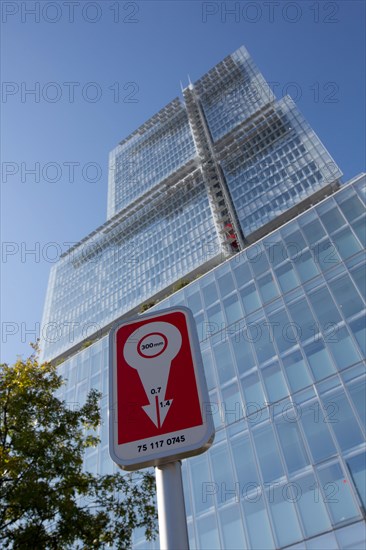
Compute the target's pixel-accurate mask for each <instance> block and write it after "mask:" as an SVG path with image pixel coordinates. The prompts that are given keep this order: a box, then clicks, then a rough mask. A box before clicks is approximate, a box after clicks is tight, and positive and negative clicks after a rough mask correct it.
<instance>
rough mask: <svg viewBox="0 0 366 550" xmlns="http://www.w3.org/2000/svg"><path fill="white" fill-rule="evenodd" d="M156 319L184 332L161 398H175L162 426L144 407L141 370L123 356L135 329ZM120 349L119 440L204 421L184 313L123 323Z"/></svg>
mask: <svg viewBox="0 0 366 550" xmlns="http://www.w3.org/2000/svg"><path fill="white" fill-rule="evenodd" d="M156 321H160V322H167V323H171V324H172V325H174V326H175V327H177V328H178V330H179V331H180V333H181V336H182V346H181V348H180V351H179V352H178V354H177V356H176V357H175V358H174V359H173V361H172V363H171V367H170V374H169V380H168V385H167V389H166V393H165V395H162V396H161V400H168V399H169V400H171V401H172V404H171V406H170V410H169V412H168V414H167V416H166V418H165V420H164V423H163V426H162V427H161V428H158V427H157V426H156V425H155V424H154V423H153V422H152V421H151V419H150V418H149V417H148V415H147V414H146V413H145V411H144V409H143V408H142V407H143V406H145V405H149V399H148V396H147V395H146V393H145V390H144V387H143V385H142V383H141V380H140V377H139V374H138V371H137V370H136V369H134V368H132V367H130V366H129V365H128V364H127V363H126V361H125V359H124V356H123V348H124V345H125V343H126V342H127V340H128V338H129V337H130V336H131V335H132V333H133V332H134V331H135V330H136V329H138V328H139V327H142V326H144V325H145V324H149V323H153V322H156ZM116 353H117V356H116V361H117V409H118V414H117V422H118V444H124V443H130V442H132V441H138V440H143V439H146V438H149V437H155V436H159V435H162V434H166V433H171V432H177V431H182V430H185V429H188V428H192V427H194V426H200V425H202V424H203V420H202V413H201V407H200V401H199V395H198V390H197V383H196V375H195V369H194V364H193V358H192V353H191V347H190V341H189V335H188V327H187V321H186V317H185V315H184V313H182V312H179V311H175V312H172V313H167V314H165V315H161V316H158V315H157V316H156V317H152V318H148V319H146V320H144V319H143V318H142V319H141V321H137V322H135V323H131V324H128V325H124V326H122V327H121V328H120V329H118V330H117V332H116ZM154 357H158V356H154Z"/></svg>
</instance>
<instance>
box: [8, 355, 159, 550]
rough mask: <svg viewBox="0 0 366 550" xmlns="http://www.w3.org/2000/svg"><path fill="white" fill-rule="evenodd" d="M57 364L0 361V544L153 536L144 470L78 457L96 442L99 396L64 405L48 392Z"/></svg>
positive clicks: (150, 486)
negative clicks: (110, 468) (103, 466)
mask: <svg viewBox="0 0 366 550" xmlns="http://www.w3.org/2000/svg"><path fill="white" fill-rule="evenodd" d="M62 384H63V381H62V378H61V377H60V376H59V375H58V374H57V370H56V367H54V366H52V365H51V364H50V363H43V364H39V363H38V361H37V359H36V357H34V356H32V357H30V358H29V359H27V360H26V361H22V360H18V361H17V362H16V363H15V364H14V365H12V366H8V365H6V364H4V365H1V367H0V405H1V410H0V546H1V547H2V548H4V547H6V548H14V549H37V550H41V549H46V548H47V549H48V548H50V549H57V550H59V549H63V548H70V547H71V545H73V547H74V548H75V547H76V548H83V549H88V550H89V549H94V548H104V547H105V545H108V544H109V543H112V542H113V543H114V544H116V546H117V548H120V549H127V548H130V547H131V536H132V532H133V530H134V529H136V528H141V527H142V528H145V536H146V538H147V539H148V540H149V539H152V538H154V537H155V536H156V511H155V506H154V495H155V481H154V478H153V476H152V475H151V474H150V473H144V474H142V473H141V474H140V473H137V474H135V475H134V476H133V477H132V474H128V475H122V474H119V473H118V474H114V475H105V476H96V475H93V474H91V473H88V472H85V471H83V455H84V452H85V450H86V449H87V448H89V447H92V446H95V445H97V443H98V441H99V440H98V437H97V436H96V430H97V427H98V425H99V423H100V413H99V407H98V401H99V399H100V394H99V393H98V392H96V391H94V390H92V391H91V392H90V393H89V395H88V397H87V399H86V402H85V404H84V405H83V406H81V407H79V408H78V409H77V410H70V409H69V408H68V407H67V404H66V403H65V402H63V401H60V400H59V399H58V398H57V397H55V395H54V392H55V391H56V390H58V389H59V388H60V387H61V386H62Z"/></svg>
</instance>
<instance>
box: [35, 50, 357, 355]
mask: <svg viewBox="0 0 366 550" xmlns="http://www.w3.org/2000/svg"><path fill="white" fill-rule="evenodd" d="M109 168H110V169H109V185H108V220H107V222H106V223H105V224H104V225H103V226H101V227H99V228H98V229H96V230H95V231H94V232H93V233H91V234H90V235H89V236H87V237H86V238H85V239H83V240H82V241H81V242H80V243H79V244H78V245H76V246H74V247H73V248H71V249H70V250H69V251H68V253H66V254H64V255H63V257H62V258H61V260H60V261H59V262H58V263H57V264H56V265H55V266H54V267H53V269H52V272H51V275H50V282H49V286H48V292H47V297H46V305H45V309H44V316H43V322H42V349H43V358H44V359H53V358H55V357H57V356H59V355H61V354H64V353H67V352H68V350H69V349H70V348H73V347H75V346H77V345H78V344H80V342H82V341H83V340H88V339H89V338H90V337H91V338H92V339H94V338H95V337H96V336H98V335H99V337H100V336H101V334H102V333H103V331H105V330H106V327H107V326H108V325H109V324H110V323H112V322H113V321H115V320H116V319H117V318H119V317H121V316H123V315H127V314H129V313H131V311H133V310H134V309H136V308H138V307H139V306H140V305H141V304H142V303H144V302H146V301H149V300H150V301H151V300H155V298H156V297H157V296H158V295H159V294H161V292H163V291H164V289H166V288H168V287H170V286H172V285H173V284H174V283H177V281H179V280H180V279H181V278H185V277H187V276H188V279H189V280H191V279H193V278H194V277H195V276H196V274H197V272H199V273H202V272H205V271H207V270H208V269H210V268H212V266H213V265H214V264H217V263H219V262H220V261H222V260H223V259H225V258H227V257H228V256H230V255H233V254H236V253H237V252H238V251H239V250H242V249H244V248H245V247H246V246H247V244H248V243H250V242H252V241H253V240H256V239H257V238H259V236H261V235H258V231H262V232H263V231H264V232H268V230H270V229H273V227H269V225H270V224H271V223H273V222H274V223H276V224H277V225H279V224H280V223H283V222H284V221H285V219H283V218H281V216H282V215H283V214H285V213H286V212H288V211H289V210H290V211H292V214H291V216H292V217H293V216H294V215H296V213H297V211H301V210H303V209H304V201H306V200H307V199H309V197H314V193H318V194H319V193H321V192H323V194H324V195H325V194H326V193H328V194H329V193H330V192H332V191H333V190H334V188H335V187H336V186H338V185H339V182H338V180H339V178H340V176H341V172H340V170H339V169H338V167H337V166H336V164H335V163H334V161H333V160H332V159H331V157H330V155H329V153H328V152H327V151H326V149H325V148H324V146H323V145H322V144H321V142H320V141H319V139H318V138H317V137H316V135H315V134H314V132H313V131H312V130H311V128H310V127H309V125H308V124H307V123H306V122H305V120H304V119H303V117H302V116H301V115H300V113H299V111H298V109H297V107H296V106H295V105H294V103H293V102H292V100H291V99H290V98H288V97H286V98H284V99H282V100H280V101H277V100H276V99H275V97H274V96H273V94H272V92H271V91H270V89H269V86H268V85H267V83H266V81H265V80H264V78H263V76H262V75H261V73H260V72H259V70H258V69H257V68H256V66H255V64H254V63H253V61H252V59H251V58H250V56H249V54H248V52H247V51H246V50H245V48H240V49H239V50H237V51H236V52H234V53H233V54H232V55H230V56H228V57H227V58H225V59H224V60H223V61H222V62H221V63H219V64H218V65H216V66H215V67H214V68H213V69H212V70H211V71H209V72H208V73H207V74H206V75H204V76H203V77H202V78H201V79H200V80H198V81H197V82H196V83H195V84H190V85H189V86H188V88H186V89H185V90H184V91H183V101H181V100H180V99H178V98H176V99H174V100H173V101H172V102H170V103H169V104H168V105H166V106H165V107H164V108H163V109H162V110H161V111H159V112H158V113H157V114H156V115H154V116H153V117H152V118H151V119H149V120H148V121H147V122H145V124H143V125H142V126H141V127H140V128H138V129H137V130H136V131H135V132H134V133H132V134H131V135H130V136H128V137H127V138H126V139H124V140H123V141H121V142H120V144H119V145H118V146H117V147H116V148H115V149H114V150H113V151H112V153H111V155H110V164H109ZM319 198H321V196H320V197H319V196H318V198H317V200H319ZM301 205H302V206H301ZM296 209H298V210H296ZM352 215H354V212H353V210H352V211H350V208H348V210H347V211H346V212H345V213H344V214H342V216H343V219H344V217H345V218H346V219H347V220H348V219H350V218H351V217H352ZM279 220H281V221H279ZM327 223H328V224H330V225H331V224H332V223H333V224H335V225H337V223H341V220H335V219H334V220H333V218H332V216H331V214H328V222H327ZM312 227H313V226H312V225H311V224H309V230H308V231H310V233H311V231H313V232H315V233H316V229H315V228H314V229H311V228H312ZM355 230H357V232H358V233H357V235H358V238H361V239H362V230H363V227H362V223H361V222H359V225H358V226H357V228H356V229H355ZM291 238H292V237H291V235H290V236H288V237H287V239H291ZM307 238H308V237H307V236H306V231H305V230H304V237H303V239H305V240H304V241H303V242H300V241H299V243H298V244H297V246H303V247H306V243H307V241H306V239H307ZM310 238H311V237H310ZM337 238H338V240H339V245H338V244H337V246H339V247H340V248H342V247H345V248H346V249H347V250H348V249H349V247H352V246H354V247H357V246H358V245H357V244H356V243H354V242H353V241H352V237H351V236H350V235H349V233H348V230H347V229H346V228H345V229H344V231H340V232H339V233H337ZM357 242H359V241H357ZM328 252H329V251H328ZM328 252H327V251H326V250H325V249H324V250H323V251H321V253H319V262H320V260H321V258H322V257H323V256H324V258H323V261H327V254H328ZM294 262H295V263H296V267H295V268H292V266H291V263H290V262H282V263H281V262H280V263H279V264H278V266H277V264H276V270H275V275H276V277H277V281H278V284H277V286H276V284H275V283H273V281H272V280H271V278H270V276H269V274H265V275H264V276H263V278H261V279H260V281H261V286H260V287H259V288H256V287H255V285H254V284H253V283H251V284H249V285H247V286H245V287H244V288H242V289H241V296H242V300H243V305H244V310H245V314H249V313H251V312H252V311H254V310H255V309H256V307H257V305H258V303H259V300H260V299H261V298H266V297H271V296H273V295H274V294H273V293H276V292H281V293H282V292H284V291H285V290H286V289H287V288H288V287H289V285H293V286H294V287H295V286H296V281H297V279H298V278H300V280H301V281H303V280H306V277H308V275H309V273H310V272H311V273H313V274H315V273H316V272H317V270H318V269H319V266H318V264H319V262H318V264H317V263H314V260H313V259H312V257H311V254H310V252H309V251H307V252H306V253H304V254H301V255H300V256H299V258H296V259H295V260H294ZM256 269H257V270H259V269H262V272H263V273H264V272H265V260H264V256H263V259H262V260H261V262H260V263H259V264H258V266H256ZM262 272H261V273H262ZM223 284H224V283H223ZM207 292H208V293H210V290H209V289H208V290H207ZM159 298H161V296H159ZM232 300H233V298H232V297H230V296H229V297H228V298H227V302H226V308H227V311H228V313H227V315H230V316H232V317H235V315H238V314H239V311H240V306H239V305H238V304H237V303H236V302H235V300H234V301H232ZM207 312H208V314H209V316H210V318H212V319H219V318H221V316H222V312H220V311H219V310H218V308H217V305H213V306H212V307H210V308H209V309H208V310H207ZM215 322H216V321H215ZM267 352H269V351H268V350H267V351H266V353H267ZM314 353H315V351H314Z"/></svg>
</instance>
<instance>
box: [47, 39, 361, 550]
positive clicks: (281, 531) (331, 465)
mask: <svg viewBox="0 0 366 550" xmlns="http://www.w3.org/2000/svg"><path fill="white" fill-rule="evenodd" d="M340 177H341V173H340V171H339V169H338V167H337V166H336V164H335V162H334V161H333V160H332V158H331V157H330V155H329V153H328V152H327V151H326V149H325V148H324V146H323V145H322V144H321V142H320V141H319V139H318V138H317V136H316V135H315V134H314V132H313V131H312V129H311V128H310V127H309V125H308V124H307V123H306V122H305V121H304V119H303V117H302V116H301V114H300V113H299V111H298V109H297V107H296V106H295V105H294V103H293V102H292V100H291V99H290V98H288V97H285V98H283V99H280V100H276V99H275V98H274V96H273V94H272V93H271V91H270V90H269V86H268V85H267V84H266V82H265V80H264V79H263V77H262V75H261V74H260V73H259V71H258V69H257V68H256V67H255V65H254V64H253V62H252V60H251V59H250V57H249V55H248V53H247V52H246V50H245V49H244V48H240V49H239V50H238V51H237V52H235V53H234V54H232V55H231V56H228V57H227V58H226V59H225V60H224V61H222V62H221V63H220V64H218V65H217V66H216V67H214V68H213V69H212V70H211V71H209V72H208V73H207V74H206V75H204V76H203V77H202V78H201V79H200V80H198V81H197V82H195V83H194V84H190V85H189V86H188V87H187V88H186V89H185V90H184V91H183V101H181V100H179V99H175V100H174V101H172V102H171V103H170V104H169V105H167V106H166V107H165V108H164V109H162V110H161V111H160V112H159V113H157V114H156V115H155V116H154V117H152V118H151V119H150V120H149V121H147V122H146V123H145V124H144V125H143V126H142V127H140V128H139V129H138V130H136V132H134V133H133V134H131V135H130V136H129V137H127V138H126V139H124V140H123V141H122V142H121V143H120V144H119V145H118V146H117V147H116V149H115V150H114V151H112V153H111V155H110V181H109V191H108V219H107V222H106V223H105V224H104V225H103V226H101V227H100V228H98V229H97V230H96V231H95V232H93V233H92V234H91V235H89V236H87V237H86V238H85V239H84V240H83V241H81V242H80V243H79V244H78V245H77V246H75V247H74V248H73V249H71V250H70V251H69V252H68V253H67V254H65V255H64V257H63V258H62V259H61V260H60V262H59V263H58V264H57V265H55V266H54V268H53V269H52V272H51V275H50V283H49V289H48V293H47V298H46V304H45V313H44V319H43V331H42V332H43V335H44V341H43V356H44V358H47V359H51V360H54V361H58V363H59V370H60V374H62V375H63V376H64V378H65V379H66V380H67V383H66V385H65V387H64V388H63V390H62V393H60V396H62V398H63V399H65V400H66V401H67V402H69V403H75V402H78V403H82V402H83V400H84V399H85V396H86V394H87V392H88V390H89V389H90V388H97V389H99V390H101V391H102V393H103V399H102V403H101V406H102V416H103V424H102V425H101V427H100V437H101V444H100V446H99V447H98V448H95V449H89V450H88V451H87V453H86V456H85V468H86V469H87V470H89V471H93V472H101V473H107V472H111V471H113V470H114V469H115V468H116V467H115V465H114V464H113V463H112V462H111V459H110V458H109V452H108V421H107V371H108V338H107V336H106V334H107V332H108V328H109V326H110V325H111V324H112V323H113V322H114V321H115V320H116V319H118V318H122V317H124V316H130V315H133V314H136V312H138V311H139V309H140V308H141V306H142V305H144V304H147V305H149V306H151V305H153V304H154V303H155V305H153V308H154V309H155V310H158V309H160V308H165V307H169V306H173V305H186V306H188V307H189V308H191V310H192V311H193V313H194V316H195V320H196V323H197V328H198V333H199V338H200V341H201V348H202V354H203V360H204V368H205V373H206V378H207V382H208V386H209V391H210V403H209V404H208V411H207V412H208V414H212V415H213V418H214V421H215V425H216V438H215V442H214V444H213V446H212V448H211V449H210V450H209V451H208V452H207V453H205V454H203V455H200V456H198V457H193V458H190V459H188V460H185V461H184V464H183V475H184V489H185V498H186V508H187V516H188V527H189V535H190V545H191V548H192V549H194V548H197V549H202V550H203V549H207V550H212V549H215V548H224V549H225V550H230V549H245V548H247V549H248V550H249V549H258V550H263V549H280V548H293V549H295V548H296V549H299V550H300V549H316V550H318V549H322V548H324V549H326V550H330V549H333V548H334V549H346V548H349V549H351V548H352V549H355V548H364V546H365V542H366V537H365V523H364V518H365V509H366V492H365V487H366V474H365V471H366V465H365V461H366V445H365V428H366V427H365V423H366V422H365V415H366V411H365V390H366V388H365V386H366V375H365V362H364V357H365V348H366V343H365V342H366V329H365V270H364V262H365V257H364V246H365V217H366V214H365V201H366V177H365V176H364V175H362V176H359V177H356V178H354V179H353V180H352V181H350V182H348V183H347V184H340V182H339V180H340ZM181 279H184V284H185V283H187V282H188V281H190V284H187V285H186V286H184V288H181V289H180V290H176V289H177V288H178V287H177V282H179V281H180V280H181ZM178 286H179V285H178ZM180 286H183V284H181V285H180ZM91 342H92V343H91ZM86 345H88V346H89V347H87V348H86V349H83V348H85V346H86ZM140 535H141V536H140ZM135 547H136V548H138V549H141V550H142V549H146V548H149V547H151V548H154V547H158V544H157V543H153V544H151V545H149V544H147V543H146V541H145V540H143V538H142V533H141V534H140V533H136V534H135Z"/></svg>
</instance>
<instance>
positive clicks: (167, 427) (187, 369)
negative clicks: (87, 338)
mask: <svg viewBox="0 0 366 550" xmlns="http://www.w3.org/2000/svg"><path fill="white" fill-rule="evenodd" d="M109 345H110V354H109V356H110V360H109V361H110V363H109V407H110V411H109V436H110V437H109V450H110V454H111V457H112V459H113V460H114V462H116V463H117V464H118V465H119V466H120V467H121V468H123V469H124V470H137V469H140V468H145V467H147V466H157V465H159V464H164V463H167V462H172V461H174V460H179V459H181V458H185V457H187V456H192V455H196V454H199V453H201V452H203V451H205V450H206V449H208V447H209V446H210V445H211V443H212V441H213V438H214V427H213V422H212V415H211V414H210V411H211V407H210V406H209V397H208V391H207V385H206V380H205V376H204V371H203V365H202V359H201V352H200V347H199V343H198V337H197V329H196V325H195V322H194V319H193V315H192V313H191V311H190V310H189V309H187V308H185V307H176V308H170V309H165V310H161V311H157V312H154V313H150V314H146V315H143V316H140V317H138V318H135V319H132V320H128V321H125V322H122V323H120V324H119V325H117V326H116V327H115V328H114V329H112V330H111V332H110V336H109Z"/></svg>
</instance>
